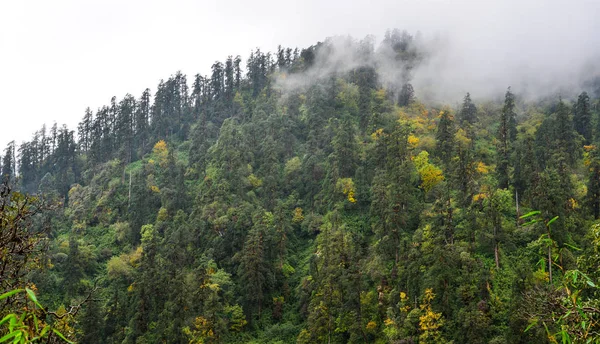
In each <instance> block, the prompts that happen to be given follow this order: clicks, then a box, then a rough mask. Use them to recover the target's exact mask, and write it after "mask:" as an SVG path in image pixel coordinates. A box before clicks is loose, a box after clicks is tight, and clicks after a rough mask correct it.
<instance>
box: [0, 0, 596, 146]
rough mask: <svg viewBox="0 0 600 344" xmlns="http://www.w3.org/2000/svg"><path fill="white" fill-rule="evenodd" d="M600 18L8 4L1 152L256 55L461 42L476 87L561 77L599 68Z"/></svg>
mask: <svg viewBox="0 0 600 344" xmlns="http://www.w3.org/2000/svg"><path fill="white" fill-rule="evenodd" d="M599 15H600V1H597V0H570V1H568V0H564V1H559V0H538V1H533V0H530V1H528V0H502V1H501V0H498V1H491V0H490V1H486V0H472V1H459V0H446V1H443V0H389V1H384V0H370V1H360V2H359V1H349V0H335V1H325V0H303V1H299V2H297V3H296V4H293V3H290V2H286V1H281V0H278V1H275V0H251V1H247V0H229V1H176V0H169V1H150V0H135V1H125V0H97V1H86V0H73V1H65V0H52V1H48V0H39V1H38V0H35V1H34V0H12V1H11V0H1V1H0V128H1V129H2V130H1V131H0V148H3V147H4V146H5V144H6V143H7V142H9V141H10V140H13V139H15V140H16V141H17V142H18V143H20V142H21V141H22V140H28V139H29V138H30V136H31V134H32V132H33V131H35V130H37V129H38V128H40V127H41V126H42V124H43V123H47V124H48V125H52V123H53V122H54V121H56V122H58V123H59V124H62V123H66V124H67V125H68V126H69V127H71V128H72V129H75V127H76V125H77V122H78V121H79V120H80V119H81V117H82V116H83V113H84V110H85V108H86V107H87V106H89V107H91V108H92V109H93V110H96V109H97V108H98V107H99V106H101V105H104V104H108V103H109V101H110V98H111V97H112V96H113V95H115V96H117V97H118V98H121V97H122V96H123V95H124V94H126V93H131V94H133V95H134V96H136V97H139V95H140V94H141V92H142V91H143V90H144V89H145V88H146V87H149V88H150V89H151V90H152V91H154V90H155V87H156V85H157V84H158V82H159V80H160V79H161V78H167V77H169V75H171V74H172V73H174V72H176V71H177V70H181V71H182V72H183V73H185V74H187V75H188V80H191V76H192V75H194V74H196V73H198V72H200V73H202V74H207V73H208V72H209V69H210V66H211V65H212V63H213V62H214V61H215V60H224V59H225V58H226V57H227V56H228V55H238V54H239V55H241V56H242V57H243V58H244V59H245V58H246V57H247V55H248V53H249V51H250V50H251V49H252V48H255V47H260V48H261V49H263V50H270V51H272V50H275V49H276V47H277V45H278V44H282V45H284V46H291V47H296V46H297V47H300V48H302V47H306V46H309V45H311V44H314V43H316V42H317V41H322V40H323V39H324V38H326V37H328V36H333V35H352V36H353V37H356V38H363V37H364V36H365V35H367V34H373V35H375V36H376V37H377V38H378V39H381V37H382V36H383V33H384V32H385V30H386V29H387V28H394V27H397V28H400V29H407V30H409V31H411V32H416V31H417V30H419V31H421V32H422V33H423V34H424V35H430V36H433V35H436V34H443V35H450V36H452V37H453V42H454V43H453V44H455V46H456V47H460V49H455V50H454V53H452V54H451V56H450V58H449V61H451V64H456V65H461V61H463V60H464V61H468V62H469V63H468V64H469V65H472V66H473V68H474V69H475V71H476V72H477V73H478V74H479V75H484V74H485V73H486V71H488V70H490V69H494V68H496V69H498V68H500V67H499V65H498V63H499V62H505V65H506V66H513V65H519V66H522V67H523V66H525V67H526V68H530V69H532V70H535V71H537V72H539V73H540V74H544V73H546V72H548V73H550V74H552V73H555V72H556V73H557V74H555V75H559V73H558V72H559V71H561V70H564V69H568V68H570V67H568V66H571V65H574V64H575V65H577V66H581V65H583V64H584V63H587V62H586V61H589V60H591V59H593V58H594V57H598V54H597V53H598V51H599V50H600V19H599V18H600V17H599ZM457 51H460V53H459V54H457ZM463 53H464V54H465V55H464V56H463V55H462V54H463ZM464 61H463V62H462V64H463V68H464V65H465V64H467V63H466V62H464ZM473 61H479V63H477V65H474V64H473ZM500 66H502V65H500ZM445 68H448V67H447V66H446V67H445ZM457 68H458V67H457ZM573 71H574V70H573ZM573 71H571V72H573ZM471 73H474V72H471ZM455 74H456V73H454V74H452V73H450V76H451V77H454V75H455ZM461 74H462V71H461ZM498 75H507V73H506V72H505V71H495V72H494V73H492V74H490V76H489V77H487V79H486V80H489V81H490V82H494V76H498ZM508 75H510V73H508ZM448 79H450V78H448ZM467 79H468V78H467ZM503 81H504V80H503ZM444 82H445V83H446V84H450V82H451V80H445V81H444ZM502 87H504V85H503V86H502ZM517 91H518V90H517ZM471 92H472V93H475V92H476V91H475V90H472V91H471Z"/></svg>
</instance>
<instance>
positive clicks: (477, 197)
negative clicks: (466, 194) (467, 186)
mask: <svg viewBox="0 0 600 344" xmlns="http://www.w3.org/2000/svg"><path fill="white" fill-rule="evenodd" d="M486 197H487V195H486V194H484V193H478V194H477V195H473V202H479V201H481V200H484V199H485V198H486Z"/></svg>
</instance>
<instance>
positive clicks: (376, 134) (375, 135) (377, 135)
mask: <svg viewBox="0 0 600 344" xmlns="http://www.w3.org/2000/svg"><path fill="white" fill-rule="evenodd" d="M383 135H384V133H383V129H382V128H379V129H377V130H375V131H374V132H373V133H372V134H371V138H372V139H373V141H377V140H378V139H379V138H381V137H382V136H383Z"/></svg>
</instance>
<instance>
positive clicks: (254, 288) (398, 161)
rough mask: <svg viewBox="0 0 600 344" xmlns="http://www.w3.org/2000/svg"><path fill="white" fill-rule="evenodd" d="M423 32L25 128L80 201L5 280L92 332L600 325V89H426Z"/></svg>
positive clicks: (443, 333) (30, 170) (277, 335)
mask: <svg viewBox="0 0 600 344" xmlns="http://www.w3.org/2000/svg"><path fill="white" fill-rule="evenodd" d="M420 47H421V46H420V44H419V42H418V39H415V38H413V37H412V36H410V35H409V34H407V33H406V32H400V31H398V30H394V31H393V32H390V33H388V34H386V36H385V39H384V40H383V42H382V43H381V45H380V46H379V47H377V48H375V47H374V43H373V41H372V39H371V38H367V39H365V40H362V41H354V40H352V39H349V38H343V39H330V40H327V41H325V42H324V43H319V44H317V45H315V46H312V47H309V48H307V49H303V50H301V51H299V50H298V49H295V50H292V49H289V48H287V49H286V48H281V47H280V48H279V49H278V51H277V52H276V53H275V54H270V53H264V52H262V51H260V50H256V51H253V52H252V53H251V54H250V57H249V59H248V60H247V61H246V67H245V70H244V71H243V70H242V60H241V58H240V57H235V58H234V57H228V58H227V59H226V60H225V62H224V63H223V62H216V63H215V64H213V66H212V69H211V71H212V73H211V75H210V76H201V75H196V76H195V77H194V78H193V80H192V82H191V85H188V81H187V78H186V76H185V75H183V74H181V73H176V74H175V75H173V76H171V77H169V78H168V79H167V80H163V81H161V82H160V83H159V85H158V87H157V89H156V91H155V92H154V94H153V95H152V93H151V92H150V90H149V89H147V90H145V91H144V92H142V94H141V96H140V98H135V97H134V96H132V95H129V94H128V95H125V96H124V97H123V98H122V99H120V100H119V99H117V98H115V97H113V98H112V99H111V101H110V104H109V105H107V106H104V107H101V108H99V109H97V111H95V112H93V111H92V110H91V109H87V110H86V111H85V115H84V117H83V119H82V121H81V123H80V124H79V126H78V128H77V134H76V133H75V132H74V131H72V130H70V129H69V128H67V127H66V126H63V127H58V126H57V125H56V124H55V125H54V126H52V127H51V129H50V130H47V128H46V127H45V126H44V127H42V129H40V130H39V131H37V132H36V133H35V134H34V136H33V138H32V139H31V141H29V142H25V143H23V144H22V145H20V146H17V145H16V144H15V143H11V144H9V146H8V147H7V148H6V150H5V154H4V155H3V158H2V166H1V171H2V175H3V178H4V179H6V180H7V181H8V183H10V184H12V185H14V187H15V188H18V189H19V190H20V191H21V192H25V193H30V194H38V195H43V196H44V197H45V199H46V200H47V201H48V202H49V203H52V204H56V205H57V206H54V207H49V208H48V209H46V210H44V211H43V212H42V213H43V214H42V215H43V216H41V215H40V219H39V220H35V221H33V220H32V221H31V222H32V223H30V224H28V227H26V228H31V232H27V231H26V232H27V233H25V232H24V233H25V234H26V235H25V234H24V235H25V236H26V238H25V240H28V239H30V240H34V239H35V240H37V241H35V244H32V245H33V246H32V247H31V253H30V255H31V259H32V260H33V259H35V260H34V261H35V266H29V265H28V266H27V271H28V274H27V275H26V276H25V275H18V279H17V278H16V277H17V275H14V273H13V272H12V271H13V270H8V274H7V273H6V271H5V269H4V268H3V267H2V266H0V269H1V270H0V287H2V289H0V293H4V292H7V291H9V290H11V289H14V288H25V287H36V288H37V290H39V298H40V301H41V303H42V304H44V305H47V306H49V309H57V310H61V309H62V312H63V313H62V314H64V313H69V312H67V311H66V310H65V308H68V307H69V305H73V304H76V305H78V306H77V307H81V309H82V311H81V312H80V313H79V314H78V315H77V316H76V317H72V319H71V320H70V322H69V324H63V325H62V326H69V327H68V330H67V331H63V333H65V334H66V335H69V336H70V338H71V339H74V340H78V341H80V342H81V343H91V344H94V343H138V344H141V343H246V342H254V343H293V342H296V343H449V342H454V343H548V342H557V341H559V342H560V341H573V342H600V339H599V338H600V324H599V321H600V300H599V299H598V296H599V295H600V291H599V290H598V288H597V287H596V283H597V282H598V281H600V273H599V271H600V270H599V269H598V268H599V264H600V258H598V257H599V255H598V254H599V252H600V225H599V224H598V223H597V222H596V220H597V219H598V218H599V217H600V157H599V155H598V153H599V150H598V148H597V147H598V146H597V145H598V143H599V142H600V118H598V112H597V111H596V109H597V107H598V103H599V97H598V94H597V93H596V91H597V90H596V91H595V90H594V89H590V90H589V91H590V93H586V92H584V93H581V95H579V96H578V97H576V98H575V99H567V98H564V99H561V98H559V97H558V96H557V97H556V98H551V99H535V100H531V99H529V100H524V99H521V98H520V97H519V94H518V90H516V89H515V90H512V89H511V88H510V87H508V89H507V91H506V93H505V94H499V95H498V99H492V100H481V101H478V102H476V100H477V98H476V97H473V98H472V97H471V94H469V93H467V94H466V95H465V97H464V99H462V100H456V101H458V102H460V105H458V106H450V105H446V104H426V103H424V102H422V101H420V100H419V98H418V96H419V95H418V94H417V93H416V92H415V90H414V89H413V87H412V86H411V83H410V81H411V74H412V73H411V71H412V70H413V68H415V67H416V66H418V65H419V64H420V63H423V61H425V60H426V59H427V52H426V51H424V50H423V49H421V48H420ZM348 56H350V57H348ZM349 58H350V59H351V61H349V60H348V59H349ZM350 62H351V63H350ZM190 86H191V87H190ZM507 86H508V85H507ZM476 91H477V90H472V92H473V95H474V96H475V92H476ZM473 99H475V100H473ZM18 195H19V196H18V197H16V198H13V199H12V201H11V200H7V201H6V202H3V203H0V205H1V206H2V207H3V213H2V214H3V215H2V221H3V222H2V235H0V245H2V246H0V250H3V251H2V258H1V259H2V260H1V262H2V264H3V266H6V263H4V262H5V261H8V262H9V263H11V262H21V260H20V259H21V258H18V259H17V258H15V257H16V256H15V254H20V253H18V252H17V253H15V252H9V251H8V250H10V247H13V246H10V245H8V243H7V244H6V245H5V240H4V236H5V222H4V221H5V218H6V219H7V221H16V220H15V219H14V218H11V211H10V210H9V211H8V212H6V215H5V211H4V207H5V206H6V207H9V206H10V207H12V209H18V204H20V203H19V202H21V200H22V199H23V197H26V196H23V195H21V194H20V193H19V194H18ZM15 207H16V208H15ZM37 222H39V223H40V224H37V225H36V224H35V223H37ZM7 223H8V222H7ZM42 223H43V224H45V225H46V226H42ZM9 226H10V224H9ZM42 227H43V228H48V231H41V230H37V229H35V228H42ZM6 228H9V227H6ZM20 228H25V227H20ZM38 236H40V237H39V238H38ZM7 242H9V241H7ZM41 242H44V243H45V245H47V248H46V249H42V248H41V247H40V246H39V245H38V244H39V243H41ZM7 245H8V246H7ZM5 247H8V248H5ZM34 248H36V249H35V250H34ZM38 248H39V250H38ZM37 251H39V253H37V254H36V252H37ZM26 262H27V261H23V263H26ZM11 264H12V263H11ZM18 268H19V272H20V271H22V269H21V266H18ZM11 273H13V275H11ZM7 300H8V299H7ZM84 301H85V302H84ZM71 309H72V308H71ZM77 309H79V308H77ZM0 311H2V308H0ZM3 312H5V313H2V314H0V315H3V314H7V313H6V310H3ZM57 312H59V311H57ZM59 314H60V312H59ZM1 335H2V332H0V336H1Z"/></svg>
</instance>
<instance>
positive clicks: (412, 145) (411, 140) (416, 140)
mask: <svg viewBox="0 0 600 344" xmlns="http://www.w3.org/2000/svg"><path fill="white" fill-rule="evenodd" d="M407 141H408V144H409V145H410V148H413V149H414V148H417V146H418V145H419V138H418V137H416V136H414V135H408V140H407Z"/></svg>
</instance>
